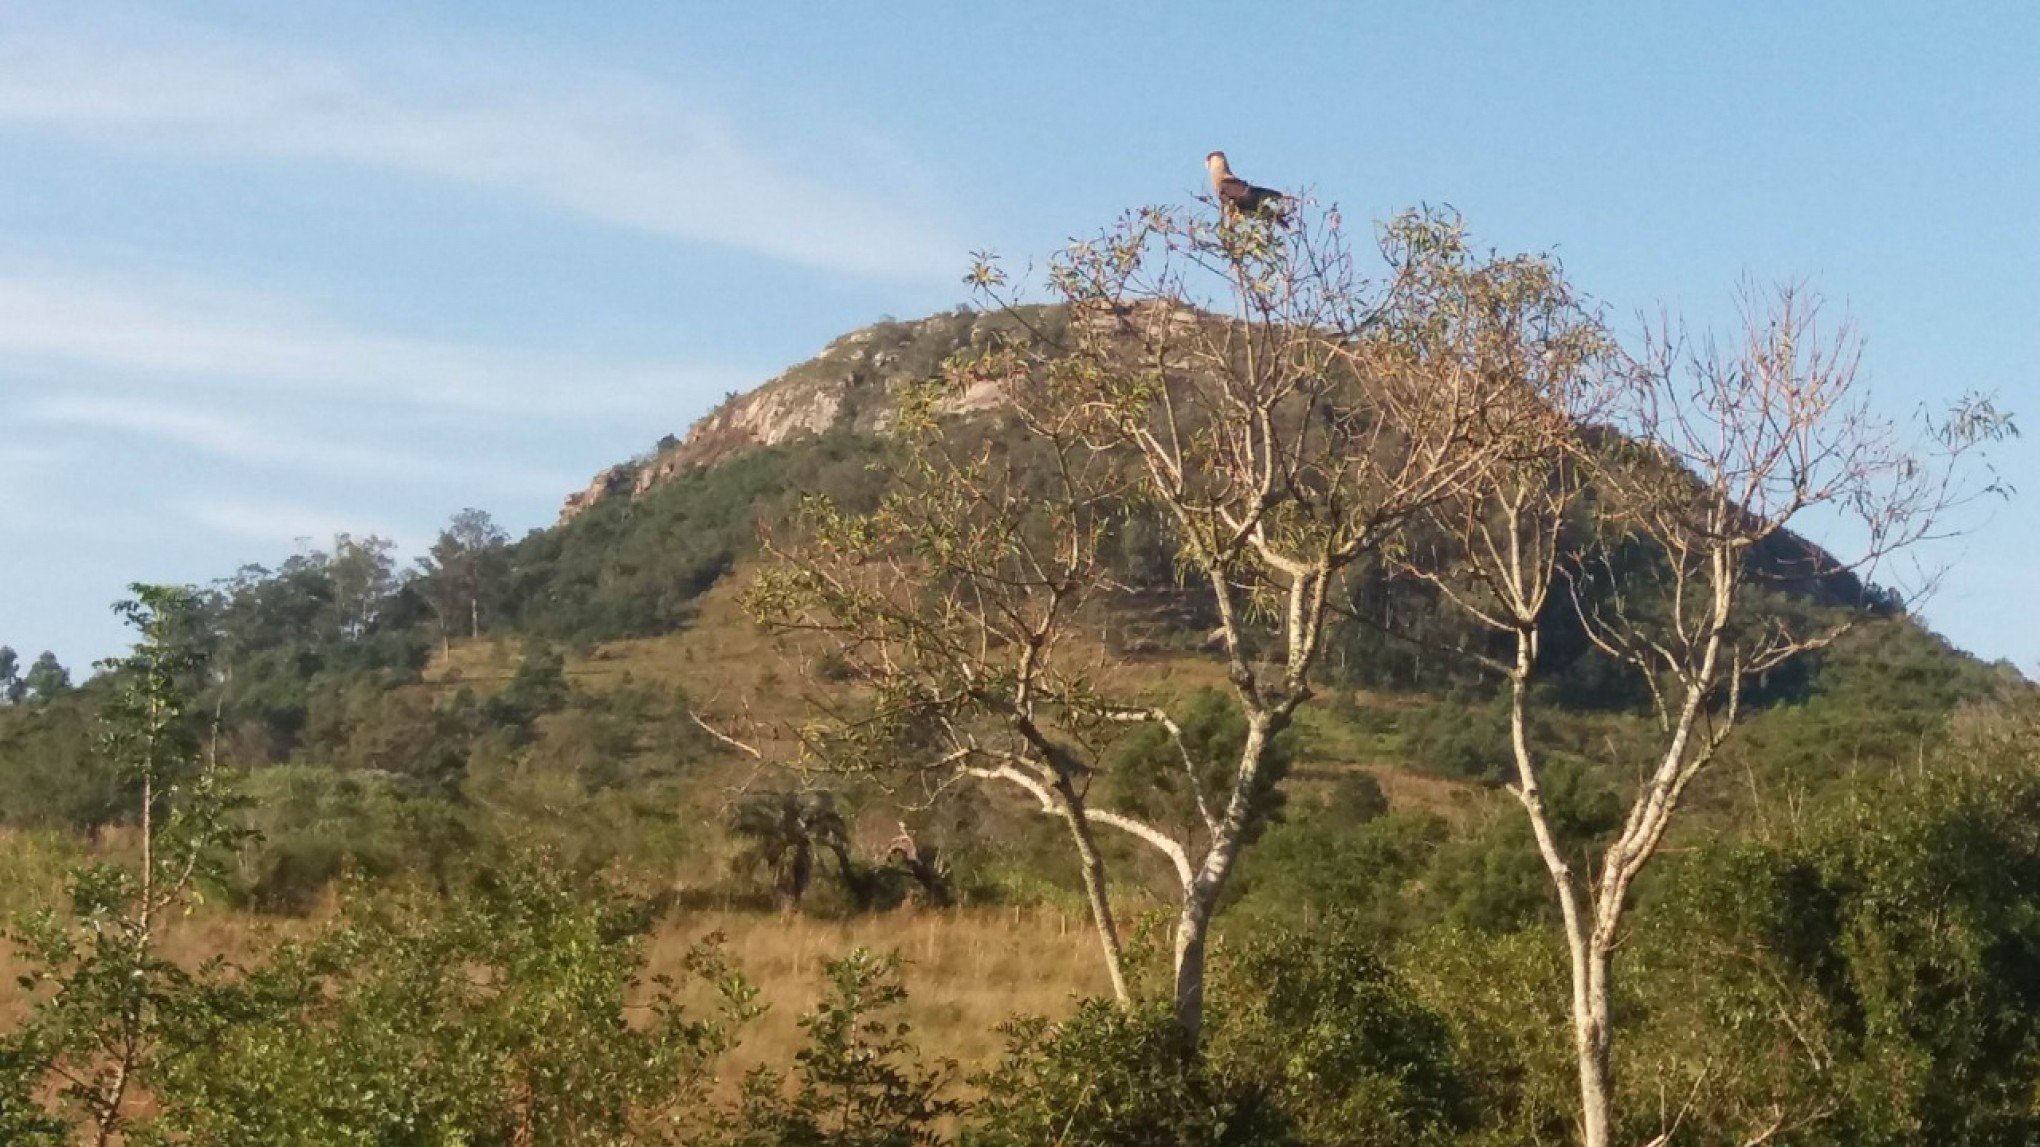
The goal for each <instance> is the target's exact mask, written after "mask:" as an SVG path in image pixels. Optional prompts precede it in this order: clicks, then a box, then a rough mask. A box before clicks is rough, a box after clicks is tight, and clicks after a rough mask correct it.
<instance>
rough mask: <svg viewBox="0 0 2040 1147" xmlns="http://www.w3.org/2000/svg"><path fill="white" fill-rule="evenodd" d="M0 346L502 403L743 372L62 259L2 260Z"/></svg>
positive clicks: (158, 378)
mask: <svg viewBox="0 0 2040 1147" xmlns="http://www.w3.org/2000/svg"><path fill="white" fill-rule="evenodd" d="M8 360H13V361H15V362H16V363H31V364H44V365H57V366H72V367H78V366H82V367H88V368H92V369H95V370H100V371H106V372H110V373H114V374H117V375H121V376H126V377H132V378H141V379H144V380H154V381H155V382H156V383H158V384H171V383H176V384H184V385H188V384H190V383H193V382H202V383H205V384H207V385H211V386H215V387H225V388H246V389H254V390H257V391H260V392H261V393H263V394H275V393H276V392H278V391H279V390H289V389H296V390H300V391H312V392H323V393H344V394H349V395H358V396H362V397H372V398H375V399H377V400H379V401H385V402H395V403H401V404H404V405H423V406H440V407H452V408H457V409H467V410H485V411H490V412H494V413H498V414H503V415H519V414H521V415H548V416H570V415H584V416H594V417H608V416H615V415H617V414H620V413H628V412H632V411H636V412H640V413H641V412H643V411H644V410H645V409H646V408H647V407H648V405H651V404H655V403H657V402H659V401H660V400H661V399H670V397H671V396H672V395H673V394H674V393H676V392H685V393H695V394H718V393H721V392H722V391H724V390H727V389H729V388H730V387H731V386H732V385H735V384H738V383H740V382H741V381H742V380H743V378H744V376H741V375H739V374H737V373H736V372H733V371H722V370H703V369H700V368H696V367H688V366H680V365H661V364H619V365H614V366H602V365H590V364H588V363H585V362H580V361H562V360H558V359H552V358H548V357H545V356H541V355H535V354H532V353H528V352H512V351H509V350H504V349H498V348H490V347H479V346H470V345H465V344H460V343H448V342H439V341H433V340H429V339H413V338H397V337H391V336H388V335H380V334H375V333H371V332H362V331H356V330H350V329H348V328H346V327H345V326H341V325H336V324H333V323H330V322H328V321H325V320H323V319H321V318H319V317H317V316H314V315H309V314H306V313H304V312H303V311H302V310H300V309H298V308H295V307H292V306H290V305H289V304H287V303H285V302H283V301H282V300H278V299H274V298H269V297H263V296H256V295H249V294H242V293H235V292H227V291H220V290H217V289H213V288H210V287H206V286H203V285H198V284H193V283H188V282H181V281H166V280H151V279H145V278H137V277H118V276H114V277H107V276H91V275H79V274H74V273H66V272H59V273H50V274H38V273H16V274H0V363H4V362H6V361H8Z"/></svg>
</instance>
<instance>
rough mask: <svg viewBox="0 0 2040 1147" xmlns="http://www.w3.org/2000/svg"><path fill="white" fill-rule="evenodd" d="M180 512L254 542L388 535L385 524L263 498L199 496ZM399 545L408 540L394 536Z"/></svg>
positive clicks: (315, 541)
mask: <svg viewBox="0 0 2040 1147" xmlns="http://www.w3.org/2000/svg"><path fill="white" fill-rule="evenodd" d="M181 508H182V511H183V513H184V516H185V517H186V518H188V519H189V520H190V521H192V522H193V523H196V524H197V525H199V526H202V527H204V528H206V529H209V530H212V531H214V532H216V533H221V534H227V535H230V536H232V537H236V538H244V539H246V540H249V541H255V542H272V543H273V542H285V543H290V542H296V541H298V540H300V539H307V540H309V541H310V542H311V543H312V544H314V545H320V546H323V545H325V544H327V543H328V542H329V541H331V540H332V538H333V536H334V535H335V534H353V535H354V536H356V537H363V536H366V535H369V534H374V535H377V536H379V537H384V538H391V537H393V536H394V535H393V533H392V531H391V530H390V529H389V528H388V527H387V526H385V525H382V524H380V523H377V522H375V521H372V520H369V519H367V518H364V517H357V516H354V515H350V514H346V513H336V512H334V511H332V510H327V509H323V508H321V507H318V506H308V505H303V504H301V503H297V502H288V501H281V500H275V499H266V498H221V499H199V500H193V501H189V502H186V503H184V505H183V506H182V507H181ZM395 540H397V541H398V542H399V544H400V546H401V545H402V544H403V543H404V542H406V541H408V540H409V539H405V538H400V537H399V538H395Z"/></svg>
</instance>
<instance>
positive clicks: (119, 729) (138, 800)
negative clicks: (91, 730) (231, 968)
mask: <svg viewBox="0 0 2040 1147" xmlns="http://www.w3.org/2000/svg"><path fill="white" fill-rule="evenodd" d="M133 589H134V592H135V597H134V599H133V600H131V601H126V602H123V603H121V605H120V606H119V607H118V608H119V610H120V613H121V615H122V616H123V617H124V618H125V619H126V620H127V621H128V623H129V624H130V625H132V626H133V627H134V629H135V631H136V635H137V640H136V643H135V647H134V651H133V652H132V653H131V654H130V655H129V656H128V657H126V658H123V659H121V660H118V661H110V662H106V663H103V664H102V666H101V668H102V669H103V670H104V671H105V673H106V675H107V677H108V679H109V680H110V682H111V685H110V689H109V692H108V697H107V701H106V708H105V711H104V714H103V717H102V726H103V730H104V739H103V751H104V753H105V755H106V756H107V758H108V759H109V761H110V763H111V764H112V765H113V766H114V768H115V769H116V770H117V772H118V775H119V779H120V781H121V787H122V790H123V792H124V793H125V794H127V797H128V800H129V801H130V802H131V803H130V804H129V805H128V807H127V808H126V809H125V810H124V811H125V812H126V813H127V814H128V815H131V816H133V817H134V818H135V822H136V825H137V828H136V836H137V842H138V844H139V845H140V850H141V854H140V856H139V858H137V860H136V861H135V862H134V863H133V864H132V865H129V864H121V863H115V862H98V863H94V864H91V865H87V866H84V867H82V868H81V869H79V870H78V872H77V873H76V874H75V875H74V877H73V879H72V883H71V887H70V894H71V907H72V913H73V918H72V919H69V920H65V919H61V918H59V917H57V916H56V915H54V914H45V915H42V916H39V917H36V918H33V919H31V920H29V921H28V922H27V923H26V924H24V925H23V926H22V927H19V928H18V929H16V930H15V931H14V933H13V934H12V935H11V936H10V937H9V939H10V940H11V941H12V942H13V944H14V946H15V948H16V950H17V951H18V952H19V953H20V955H21V961H22V963H23V964H24V965H25V967H26V969H27V971H26V972H25V974H24V975H23V976H22V977H21V980H22V983H23V984H24V986H26V987H28V988H29V989H30V990H31V991H34V992H36V993H37V994H36V995H35V996H34V997H33V1002H32V1003H31V1004H30V1006H29V1014H28V1016H27V1018H26V1019H25V1020H24V1022H23V1023H22V1024H21V1026H20V1027H19V1028H18V1029H17V1030H16V1031H15V1032H14V1033H12V1034H10V1035H9V1036H8V1038H7V1039H6V1040H5V1041H0V1063H7V1064H10V1065H12V1066H13V1068H14V1069H15V1071H16V1072H18V1073H19V1077H20V1078H21V1079H23V1080H24V1081H25V1082H27V1083H28V1084H29V1085H30V1091H31V1092H33V1094H31V1095H17V1096H13V1097H9V1096H6V1095H0V1131H7V1132H9V1133H11V1134H13V1135H16V1136H18V1137H19V1138H21V1139H22V1140H23V1141H26V1142H39V1141H45V1140H41V1139H38V1138H37V1137H36V1136H38V1135H48V1137H49V1138H48V1139H47V1140H46V1141H48V1142H52V1143H54V1142H63V1141H69V1140H68V1139H67V1138H66V1137H64V1136H63V1135H62V1133H61V1131H59V1130H58V1129H60V1128H63V1127H67V1126H70V1125H71V1124H72V1123H73V1122H77V1121H82V1124H83V1127H84V1129H85V1132H86V1134H85V1137H84V1138H83V1139H80V1140H78V1141H80V1142H91V1143H96V1144H99V1145H101V1147H104V1145H105V1144H108V1143H113V1142H118V1141H119V1136H120V1135H121V1134H122V1132H123V1130H124V1128H126V1126H127V1124H128V1122H129V1120H130V1118H131V1116H132V1114H133V1111H132V1108H133V1106H134V1104H135V1100H136V1098H137V1096H138V1095H139V1094H140V1093H141V1091H142V1088H143V1079H142V1077H143V1076H144V1075H145V1073H146V1072H147V1070H148V1068H149V1066H150V1061H151V1056H152V1055H153V1053H154V1051H155V1049H156V1045H157V1042H158V1040H159V1037H160V1035H161V1027H162V1024H163V1023H164V1020H165V1015H164V1012H165V1008H166V1007H167V1006H168V1005H169V1004H170V1003H171V1002H172V1001H173V1000H174V999H175V998H176V996H177V993H178V991H179V989H180V988H181V987H182V986H183V985H184V984H185V982H186V974H185V972H184V971H183V970H182V969H180V968H178V967H177V966H176V965H175V964H173V963H172V962H170V961H169V960H168V959H166V958H165V957H164V956H163V955H162V953H161V951H160V940H161V932H162V928H163V925H164V922H165V920H166V919H167V918H168V917H169V916H170V914H171V913H172V912H174V911H176V910H178V909H179V908H180V907H187V906H188V905H189V904H190V903H192V902H193V898H194V894H195V891H196V888H197V884H198V882H199V881H200V880H201V879H203V878H204V877H206V876H207V875H209V869H210V866H212V865H213V864H215V863H216V862H217V861H218V859H219V857H220V856H221V855H223V854H224V852H225V850H226V849H227V847H228V846H230V845H231V844H232V843H233V842H234V841H235V840H236V839H238V836H239V833H238V832H236V831H235V829H234V828H233V827H232V825H231V824H230V822H229V817H228V813H229V811H230V800H229V795H228V793H227V792H226V790H225V789H224V787H223V786H222V785H221V783H220V780H219V777H218V774H217V771H216V769H215V766H214V761H213V759H212V757H211V755H210V754H208V753H204V752H202V751H201V750H200V748H199V744H200V739H201V738H200V733H201V729H200V724H199V718H198V716H197V715H196V714H194V713H192V712H191V711H190V708H189V705H190V698H191V697H192V695H193V693H194V691H195V690H196V689H197V688H199V687H200V686H201V685H202V684H203V676H204V674H205V671H206V657H205V653H206V650H205V649H204V647H203V644H202V628H201V626H200V624H199V621H198V618H199V611H200V607H199V601H198V598H197V597H196V595H194V594H192V593H191V592H190V591H188V590H185V589H181V588H172V587H164V586H146V585H138V586H135V587H133ZM23 1068H27V1070H22V1069H23ZM10 1074H13V1073H10ZM38 1076H40V1078H36V1077H38ZM44 1099H52V1100H55V1101H57V1102H58V1103H59V1104H60V1106H59V1108H58V1110H57V1111H49V1110H47V1109H45V1108H43V1107H42V1105H41V1101H42V1100H44ZM10 1100H11V1102H10ZM9 1141H10V1142H11V1141H12V1140H11V1139H10V1140H9Z"/></svg>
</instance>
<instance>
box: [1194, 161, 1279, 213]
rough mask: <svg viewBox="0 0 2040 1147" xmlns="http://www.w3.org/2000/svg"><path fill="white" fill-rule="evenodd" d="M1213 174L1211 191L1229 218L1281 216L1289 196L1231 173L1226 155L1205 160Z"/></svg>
mask: <svg viewBox="0 0 2040 1147" xmlns="http://www.w3.org/2000/svg"><path fill="white" fill-rule="evenodd" d="M1204 166H1205V167H1206V168H1207V169H1209V170H1210V172H1211V191H1212V194H1214V195H1216V196H1218V205H1219V207H1220V208H1221V209H1223V210H1224V211H1225V213H1226V214H1227V215H1261V214H1267V215H1278V216H1279V215H1281V214H1282V210H1283V204H1284V203H1286V202H1287V201H1288V200H1289V196H1287V195H1284V194H1283V193H1281V192H1280V191H1276V190H1273V189H1271V188H1267V187H1256V186H1254V185H1253V184H1251V183H1248V182H1247V181H1246V180H1244V179H1241V178H1240V177H1239V176H1237V175H1234V174H1233V173H1232V168H1231V167H1230V166H1228V165H1227V163H1226V161H1225V153H1224V152H1222V151H1214V152H1212V153H1211V154H1210V155H1207V156H1205V157H1204Z"/></svg>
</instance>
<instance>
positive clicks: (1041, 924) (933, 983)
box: [0, 908, 1107, 1068]
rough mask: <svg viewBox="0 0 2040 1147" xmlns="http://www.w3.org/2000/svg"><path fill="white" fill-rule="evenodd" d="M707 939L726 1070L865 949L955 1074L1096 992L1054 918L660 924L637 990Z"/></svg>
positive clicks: (255, 942)
mask: <svg viewBox="0 0 2040 1147" xmlns="http://www.w3.org/2000/svg"><path fill="white" fill-rule="evenodd" d="M318 923H319V921H318V919H317V918H316V917H315V918H313V919H309V920H290V919H276V918H268V917H255V916H249V915H244V914H240V913H233V912H227V911H201V912H198V913H195V914H193V915H191V916H189V917H184V918H180V919H178V920H175V921H173V922H172V923H171V924H170V926H169V929H168V931H167V933H166V935H165V937H164V942H163V946H164V950H165V953H166V954H167V955H168V956H170V957H171V958H172V959H173V960H176V961H177V962H179V963H181V964H184V965H185V966H187V967H195V966H197V965H198V964H200V963H202V962H204V961H205V960H207V959H210V958H212V957H215V956H219V957H223V958H225V959H226V960H227V961H228V963H229V964H230V965H231V964H234V963H241V962H247V961H253V960H257V959H259V958H260V956H261V953H262V952H263V951H264V950H265V949H267V948H268V947H269V946H271V945H273V944H275V943H277V942H278V941H280V940H282V939H286V938H288V937H291V936H294V935H301V934H304V933H306V932H308V931H310V930H311V929H313V928H315V927H317V926H318ZM714 933H720V934H721V935H722V936H723V938H724V951H725V952H726V953H727V955H728V956H729V957H730V959H731V962H732V963H733V964H734V965H735V966H736V967H737V968H739V969H741V970H742V972H743V973H744V975H745V977H746V978H747V979H749V980H750V981H751V982H752V983H753V984H754V985H756V986H757V988H758V989H759V992H760V999H761V1001H762V1002H763V1003H765V1004H766V1005H768V1010H767V1012H766V1013H765V1014H764V1015H763V1016H762V1017H760V1018H759V1019H758V1020H757V1021H756V1023H755V1024H754V1025H753V1027H752V1029H751V1031H750V1033H749V1035H748V1036H747V1037H746V1039H745V1040H744V1042H743V1044H742V1045H741V1046H740V1048H739V1049H738V1052H737V1056H736V1062H735V1064H734V1065H733V1066H735V1067H738V1068H746V1067H749V1066H752V1065H754V1064H760V1063H778V1064H782V1065H783V1064H786V1063H790V1062H792V1055H793V1052H794V1051H795V1050H797V1049H798V1048H799V1047H800V1046H801V1032H800V1027H799V1022H798V1021H799V1017H800V1016H801V1015H802V1013H804V1012H806V1011H807V1010H809V1009H810V1008H812V1007H813V1006H814V1004H815V1002H816V1000H817V999H818V998H819V997H820V995H821V990H822V966H823V964H824V963H826V962H827V961H829V960H831V959H835V958H837V957H840V956H843V955H846V954H848V953H849V952H851V951H852V950H854V949H857V948H865V949H869V950H871V951H873V952H879V953H888V952H898V953H899V955H900V957H901V958H902V960H903V961H905V967H904V979H905V982H906V985H907V988H908V990H909V992H910V993H911V997H910V1002H909V1005H908V1008H907V1011H906V1014H905V1016H904V1017H903V1018H905V1019H907V1020H908V1021H910V1022H911V1023H912V1024H913V1025H914V1028H915V1030H916V1032H917V1033H918V1036H919V1039H920V1042H921V1046H922V1048H923V1050H924V1051H926V1052H927V1053H929V1054H930V1055H937V1056H949V1057H952V1058H955V1059H956V1060H958V1061H959V1062H961V1063H962V1064H964V1065H965V1066H971V1065H975V1064H981V1063H984V1062H986V1061H987V1060H988V1059H990V1058H991V1057H993V1056H995V1055H997V1053H998V1052H999V1051H1000V1049H1001V1047H1002V1041H1001V1038H1000V1036H999V1033H998V1031H997V1028H998V1026H999V1024H1001V1023H1003V1022H1004V1021H1005V1020H1007V1019H1008V1018H1010V1017H1012V1016H1014V1015H1017V1014H1023V1013H1029V1014H1040V1015H1049V1016H1056V1015H1061V1014H1064V1013H1066V1012H1067V1011H1068V1010H1069V1008H1070V1007H1071V1005H1072V1004H1073V1002H1074V1001H1075V1000H1077V999H1079V998H1082V997H1083V996H1086V995H1094V994H1097V993H1100V992H1103V991H1106V990H1107V985H1106V983H1105V978H1104V975H1103V973H1102V972H1101V971H1100V968H1099V963H1098V956H1097V949H1096V947H1095V945H1096V941H1095V939H1094V938H1093V936H1092V934H1091V932H1090V931H1089V929H1088V926H1087V924H1086V922H1085V921H1084V920H1083V919H1081V918H1078V917H1072V916H1067V915H1064V914H1062V913H1059V912H1057V911H1055V910H1053V909H1038V908H1025V909H1020V910H1018V911H1015V910H1013V909H958V910H952V911H941V912H935V911H902V912H896V913H889V914H885V915H875V916H865V917H859V918H856V919H853V920H847V921H828V920H817V919H811V918H808V917H802V916H786V915H779V914H776V913H745V912H717V911H711V912H694V913H683V914H680V915H678V916H676V917H673V918H671V919H668V920H667V921H665V922H664V923H663V924H662V925H661V926H660V927H659V929H658V930H657V931H656V932H655V933H654V934H653V936H652V937H651V938H650V941H649V943H648V944H647V946H646V951H645V956H646V959H645V973H646V976H647V978H649V977H650V976H652V975H657V974H661V973H664V974H667V975H671V976H673V977H675V978H676V979H680V978H682V977H683V976H684V972H683V968H682V964H683V961H684V959H685V957H686V955H687V953H688V951H689V950H690V949H691V948H693V947H694V946H695V945H697V944H699V943H701V942H702V941H703V940H704V939H705V938H707V937H708V936H710V935H711V934H714ZM23 970H24V969H23V968H22V967H21V966H20V965H19V964H18V963H17V962H16V961H15V959H14V957H13V953H12V952H11V951H9V950H8V949H7V948H6V947H5V945H0V984H5V985H6V988H5V989H4V990H0V1027H4V1026H6V1025H8V1024H10V1023H12V1022H13V1021H14V1020H15V1019H16V1018H17V1017H18V1016H19V1014H20V1012H21V1009H22V1007H23V1004H24V998H23V996H22V993H21V992H20V990H19V988H17V987H16V981H15V977H16V976H18V975H19V974H20V973H21V972H22V971H23Z"/></svg>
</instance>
